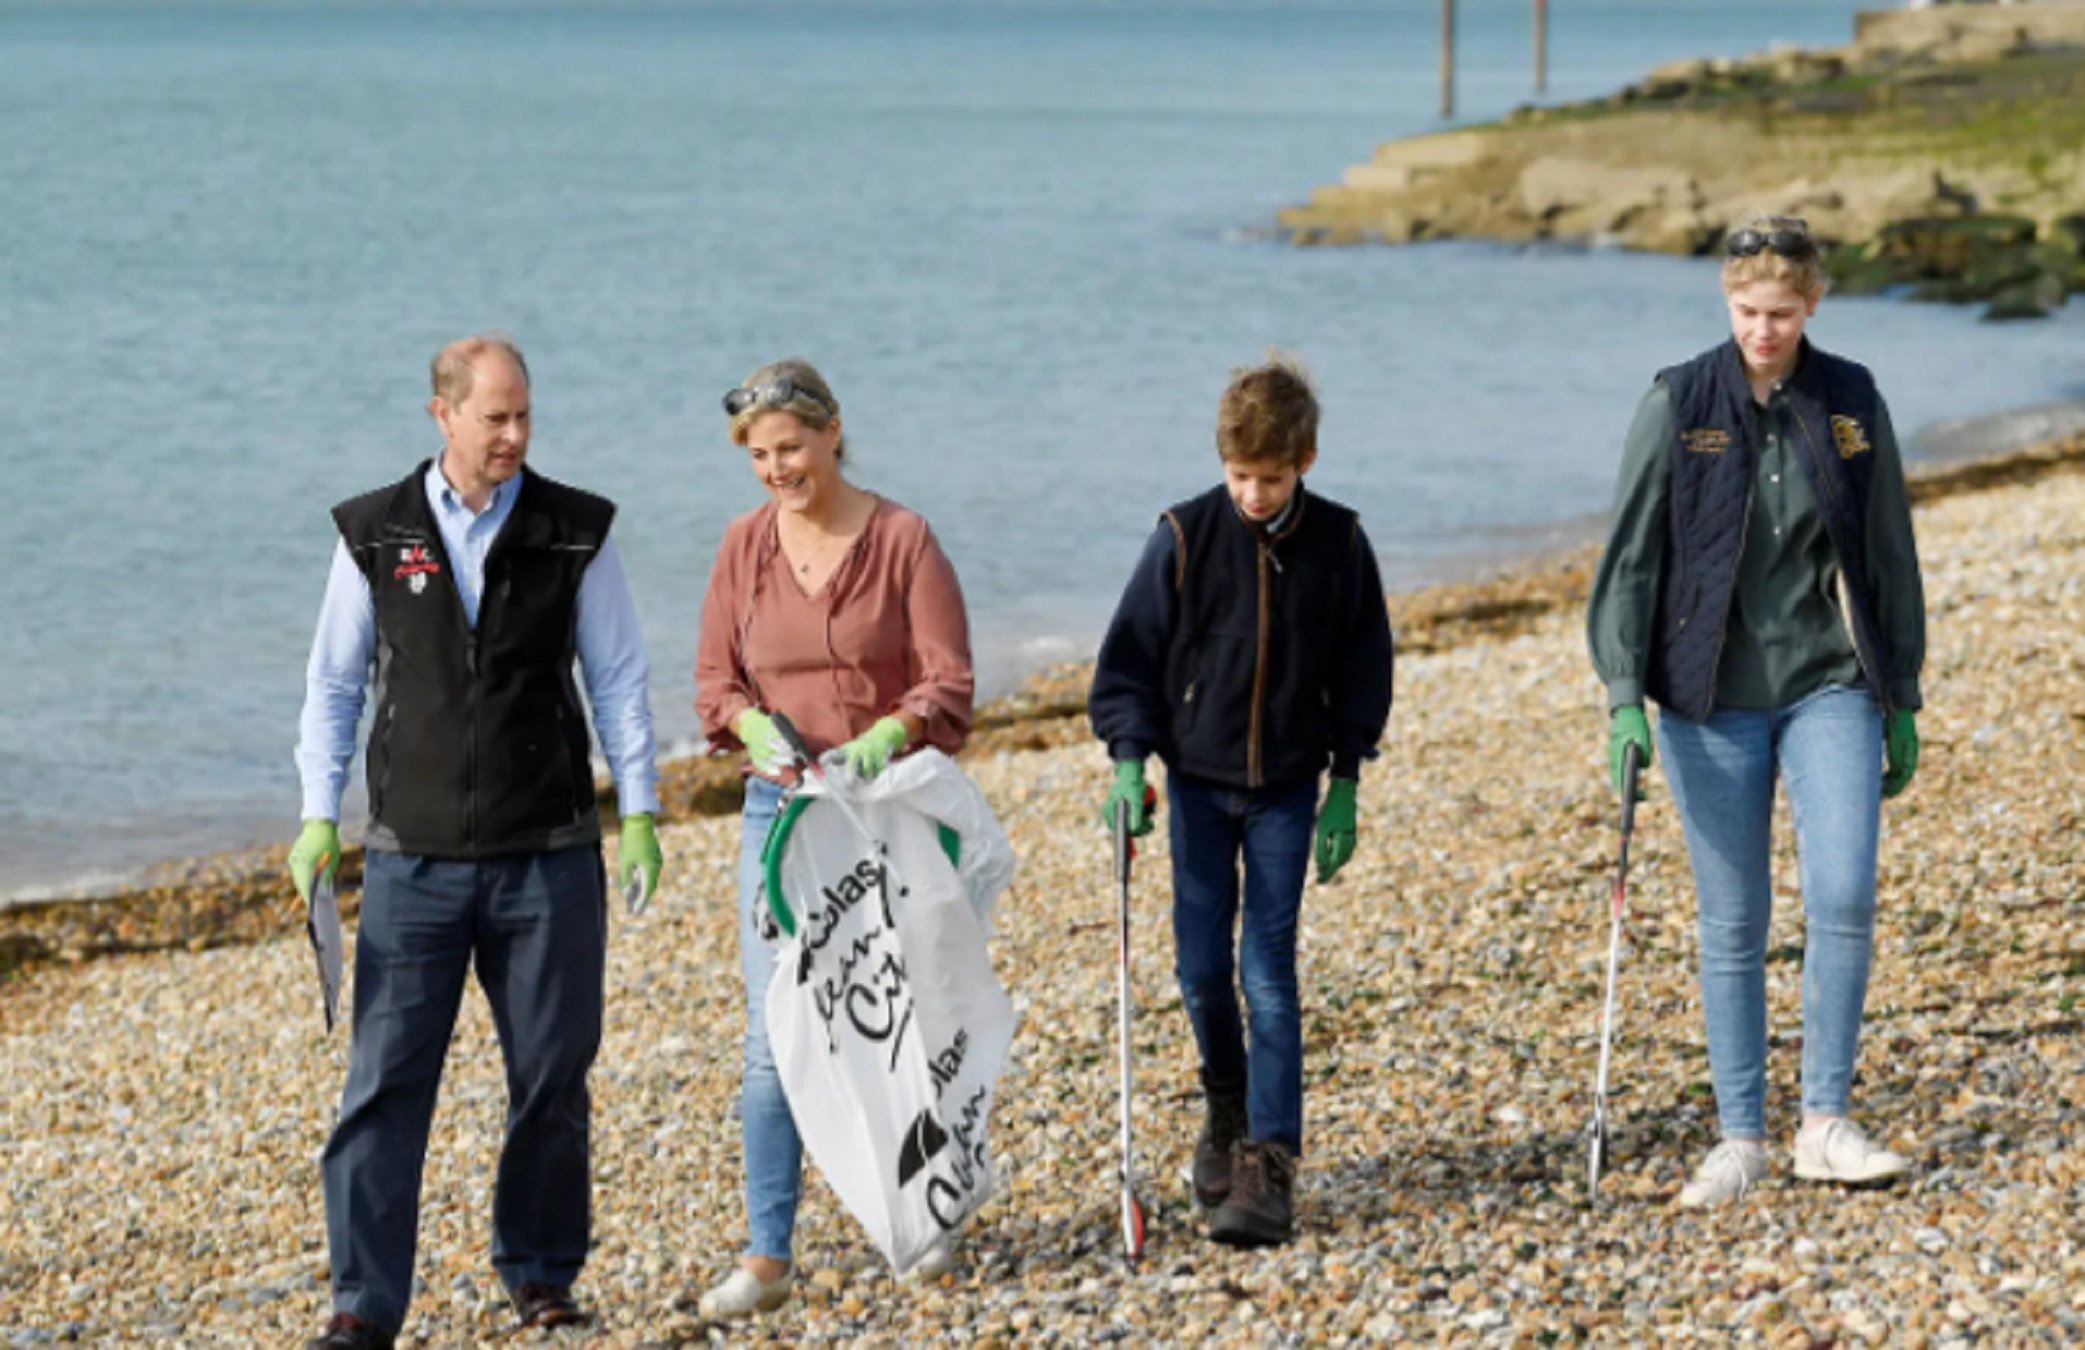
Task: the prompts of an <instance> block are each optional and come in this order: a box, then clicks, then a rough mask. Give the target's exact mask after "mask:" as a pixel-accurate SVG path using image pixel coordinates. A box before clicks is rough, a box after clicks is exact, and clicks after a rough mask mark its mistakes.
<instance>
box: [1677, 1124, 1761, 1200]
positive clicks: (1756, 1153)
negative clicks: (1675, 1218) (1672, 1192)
mask: <svg viewBox="0 0 2085 1350" xmlns="http://www.w3.org/2000/svg"><path fill="white" fill-rule="evenodd" d="M1766 1171H1767V1164H1766V1146H1765V1145H1764V1144H1761V1143H1759V1142H1757V1141H1756V1140H1751V1139H1726V1140H1724V1141H1723V1142H1722V1143H1720V1144H1718V1145H1716V1146H1715V1147H1714V1148H1712V1149H1710V1150H1709V1156H1708V1157H1706V1158H1703V1159H1702V1160H1701V1166H1699V1167H1697V1168H1695V1169H1694V1176H1693V1179H1692V1180H1690V1181H1688V1183H1687V1184H1686V1185H1685V1186H1682V1187H1681V1188H1680V1208H1681V1209H1701V1208H1704V1207H1706V1206H1708V1205H1727V1204H1732V1203H1735V1202H1736V1201H1739V1200H1742V1199H1744V1198H1745V1192H1747V1191H1749V1190H1751V1189H1752V1188H1753V1187H1754V1186H1756V1185H1758V1184H1759V1183H1760V1182H1762V1181H1764V1180H1766Z"/></svg>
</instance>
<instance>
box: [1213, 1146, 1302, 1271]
mask: <svg viewBox="0 0 2085 1350" xmlns="http://www.w3.org/2000/svg"><path fill="white" fill-rule="evenodd" d="M1295 1196H1296V1158H1295V1155H1294V1154H1292V1153H1290V1152H1289V1151H1288V1149H1286V1148H1284V1147H1283V1146H1282V1145H1280V1144H1277V1143H1274V1142H1273V1141H1272V1140H1266V1141H1262V1140H1258V1139H1241V1140H1239V1141H1238V1143H1237V1146H1236V1147H1234V1148H1233V1149H1232V1150H1231V1194H1230V1197H1229V1198H1228V1199H1226V1200H1225V1201H1224V1202H1223V1203H1222V1204H1221V1205H1218V1206H1217V1208H1216V1212H1215V1213H1214V1214H1211V1215H1210V1216H1209V1236H1210V1237H1211V1238H1213V1239H1215V1240H1216V1241H1218V1242H1225V1243H1229V1244H1230V1245H1231V1246H1233V1247H1269V1246H1273V1245H1274V1244H1276V1243H1280V1242H1287V1241H1288V1240H1289V1239H1290V1238H1291V1237H1292V1236H1294V1234H1295V1224H1296V1202H1295Z"/></svg>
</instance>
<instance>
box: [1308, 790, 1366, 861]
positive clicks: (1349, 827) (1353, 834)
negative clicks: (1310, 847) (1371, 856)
mask: <svg viewBox="0 0 2085 1350" xmlns="http://www.w3.org/2000/svg"><path fill="white" fill-rule="evenodd" d="M1360 790H1361V784H1360V783H1358V782H1356V781H1355V780H1354V779H1351V778H1335V779H1333V780H1332V781H1331V782H1330V783H1329V784H1327V785H1326V787H1325V801H1324V804H1323V805H1321V806H1319V807H1318V833H1317V855H1318V885H1320V886H1322V885H1324V884H1325V883H1326V882H1328V881H1330V880H1332V878H1333V877H1335V876H1337V875H1339V869H1340V868H1342V867H1345V866H1346V865H1347V859H1349V858H1351V857H1353V856H1354V843H1355V841H1356V840H1357V839H1359V838H1360V834H1361V829H1360V825H1359V822H1358V821H1357V820H1356V819H1355V816H1356V812H1355V807H1354V794H1355V793H1357V792H1359V791H1360Z"/></svg>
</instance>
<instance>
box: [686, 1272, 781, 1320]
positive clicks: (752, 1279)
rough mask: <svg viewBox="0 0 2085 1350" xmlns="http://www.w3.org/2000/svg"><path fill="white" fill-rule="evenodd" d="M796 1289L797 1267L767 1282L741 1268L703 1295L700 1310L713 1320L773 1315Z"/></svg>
mask: <svg viewBox="0 0 2085 1350" xmlns="http://www.w3.org/2000/svg"><path fill="white" fill-rule="evenodd" d="M795 1287H796V1267H795V1266H791V1267H790V1268H789V1269H788V1270H785V1271H783V1272H782V1273H781V1274H780V1275H779V1276H777V1277H776V1278H774V1279H772V1280H763V1279H761V1278H760V1277H759V1276H758V1275H755V1274H754V1273H753V1272H752V1271H750V1270H747V1269H746V1268H745V1267H744V1266H740V1267H739V1268H738V1269H737V1270H734V1271H732V1272H731V1273H730V1274H729V1275H726V1276H725V1277H724V1279H723V1280H722V1282H720V1283H719V1284H718V1285H717V1287H716V1288H714V1289H712V1290H710V1291H709V1292H708V1293H706V1294H704V1295H703V1296H702V1303H701V1305H700V1308H701V1312H702V1315H703V1316H704V1317H707V1318H709V1319H710V1320H712V1321H718V1322H721V1321H726V1320H728V1319H730V1318H734V1317H751V1316H752V1315H753V1314H754V1313H765V1312H773V1311H774V1310H775V1309H777V1308H779V1307H781V1306H782V1305H783V1304H784V1303H787V1302H788V1301H789V1294H790V1291H791V1290H792V1289H794V1288H795Z"/></svg>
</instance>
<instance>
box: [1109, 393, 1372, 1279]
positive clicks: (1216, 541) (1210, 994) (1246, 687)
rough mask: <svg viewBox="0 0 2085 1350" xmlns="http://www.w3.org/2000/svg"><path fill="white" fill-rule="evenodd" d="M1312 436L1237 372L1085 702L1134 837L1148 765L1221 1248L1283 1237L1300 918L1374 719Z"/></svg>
mask: <svg viewBox="0 0 2085 1350" xmlns="http://www.w3.org/2000/svg"><path fill="white" fill-rule="evenodd" d="M1317 429H1318V403H1317V397H1316V395H1315V394H1314V393H1313V392H1312V390H1311V387H1310V381H1309V377H1308V376H1307V375H1306V374H1305V372H1304V371H1303V369H1302V367H1301V366H1300V365H1298V364H1297V363H1296V362H1294V361H1292V360H1289V359H1286V358H1283V357H1279V356H1276V357H1274V358H1272V359H1270V360H1269V361H1268V362H1267V363H1266V364H1265V365H1262V366H1259V367H1257V368H1255V369H1251V370H1245V371H1239V372H1237V373H1235V374H1234V375H1233V377H1232V379H1231V384H1230V387H1229V388H1228V389H1226V390H1225V391H1224V395H1223V401H1222V403H1221V404H1220V405H1219V407H1218V410H1217V423H1216V450H1217V454H1218V456H1219V457H1220V458H1221V459H1222V461H1223V474H1224V481H1223V483H1222V484H1221V485H1219V486H1218V487H1215V488H1213V489H1211V490H1210V491H1208V492H1205V493H1203V494H1202V495H1201V496H1199V497H1195V498H1192V499H1190V500H1188V501H1185V502H1182V503H1180V504H1179V505H1178V506H1175V507H1174V508H1173V509H1172V510H1170V511H1168V512H1166V513H1165V516H1164V518H1163V520H1162V521H1161V522H1160V524H1159V527H1158V529H1157V530H1156V531H1155V532H1154V533H1153V534H1152V536H1151V540H1150V542H1149V543H1148V544H1146V545H1145V547H1144V555H1143V557H1142V558H1141V559H1140V560H1139V561H1138V563H1137V567H1136V571H1135V572H1134V573H1133V574H1132V575H1131V577H1130V580H1129V585H1128V586H1127V587H1126V588H1124V590H1123V593H1122V601H1121V604H1120V605H1118V606H1117V608H1116V611H1115V617H1114V620H1113V622H1111V623H1110V624H1109V626H1108V633H1107V636H1106V638H1104V639H1103V640H1102V643H1101V649H1100V657H1099V660H1098V662H1097V664H1096V667H1095V670H1094V674H1093V689H1092V691H1091V694H1090V695H1089V700H1088V706H1089V712H1090V716H1091V717H1092V721H1093V730H1094V732H1095V734H1096V735H1098V736H1099V737H1100V738H1101V740H1102V741H1104V742H1106V743H1107V746H1108V752H1109V755H1110V757H1111V758H1112V759H1113V760H1114V762H1115V781H1114V786H1113V787H1112V788H1111V789H1110V790H1109V792H1108V797H1107V804H1106V806H1105V808H1104V811H1103V816H1104V818H1105V819H1106V820H1107V821H1108V822H1109V823H1110V824H1111V825H1112V822H1113V820H1114V819H1115V815H1116V812H1117V811H1118V810H1121V809H1127V810H1128V811H1129V813H1130V830H1131V832H1132V833H1134V834H1139V835H1142V834H1148V833H1150V831H1151V828H1152V820H1151V817H1150V813H1149V811H1148V810H1147V809H1146V807H1145V805H1144V760H1145V758H1146V756H1148V755H1151V754H1156V755H1158V757H1159V758H1160V759H1162V760H1164V761H1165V765H1166V795H1167V797H1168V798H1169V799H1170V800H1171V803H1172V815H1171V822H1172V824H1171V830H1172V835H1171V839H1172V853H1173V940H1174V945H1175V947H1176V953H1177V954H1176V961H1175V971H1176V973H1177V974H1178V976H1179V979H1180V992H1181V995H1182V997H1183V1000H1184V1002H1185V1003H1186V1006H1187V1015H1188V1019H1189V1021H1190V1022H1191V1023H1192V1024H1193V1026H1194V1033H1195V1042H1196V1045H1197V1046H1198V1048H1199V1050H1200V1052H1201V1076H1202V1090H1203V1096H1204V1099H1205V1102H1206V1105H1207V1109H1208V1117H1207V1120H1206V1122H1205V1123H1204V1125H1203V1128H1202V1134H1201V1138H1200V1139H1199V1140H1198V1141H1197V1142H1196V1145H1195V1158H1194V1189H1195V1199H1196V1201H1197V1202H1199V1203H1200V1204H1201V1205H1203V1206H1204V1207H1207V1208H1211V1209H1212V1210H1213V1213H1212V1214H1211V1215H1210V1218H1209V1236H1210V1237H1212V1238H1214V1239H1216V1240H1217V1241H1219V1242H1226V1243H1231V1244H1234V1245H1239V1246H1260V1245H1266V1244H1272V1243H1280V1242H1286V1241H1288V1240H1289V1238H1290V1237H1291V1235H1292V1233H1293V1229H1294V1195H1295V1175H1296V1158H1297V1155H1298V1154H1300V1153H1301V1151H1302V1147H1303V1027H1302V1015H1301V1011H1300V1009H1299V1006H1298V999H1297V993H1296V914H1297V910H1298V909H1299V908H1300V906H1301V904H1302V900H1303V882H1304V877H1305V873H1306V871H1307V869H1308V864H1309V861H1310V856H1311V854H1312V853H1313V852H1315V854H1316V856H1317V861H1318V880H1319V882H1320V883H1323V882H1328V881H1330V880H1332V877H1333V875H1334V874H1335V873H1337V872H1338V871H1339V869H1340V867H1341V866H1342V865H1343V864H1345V862H1346V861H1347V859H1349V858H1351V857H1352V856H1353V853H1354V842H1355V834H1356V829H1355V809H1354V800H1355V794H1356V791H1357V789H1358V787H1359V779H1360V773H1361V761H1362V760H1363V759H1367V758H1373V757H1374V755H1375V753H1376V751H1375V744H1376V742H1377V741H1378V740H1379V739H1381V737H1382V734H1383V725H1384V723H1385V721H1387V720H1388V718H1389V715H1390V674H1391V641H1390V619H1389V612H1388V610H1387V609H1386V608H1385V606H1384V602H1383V585H1382V579H1381V577H1380V575H1379V574H1378V573H1377V570H1376V558H1375V551H1374V549H1372V548H1371V547H1370V546H1369V542H1368V537H1367V536H1366V535H1365V534H1363V533H1362V531H1361V522H1360V519H1359V518H1358V517H1357V516H1356V515H1355V514H1354V512H1353V511H1351V510H1349V509H1348V508H1346V507H1344V506H1341V505H1339V504H1338V503H1336V502H1333V501H1331V500H1329V499H1328V498H1324V497H1318V496H1314V495H1312V494H1310V493H1307V492H1305V491H1304V489H1303V475H1304V474H1305V473H1307V472H1309V470H1310V467H1311V465H1312V464H1314V463H1315V462H1316V460H1317ZM1328 767H1329V768H1330V769H1331V773H1332V781H1331V783H1330V785H1329V787H1328V788H1327V790H1326V792H1325V800H1324V804H1323V807H1322V809H1320V808H1319V803H1318V778H1319V776H1320V775H1321V774H1323V773H1324V772H1325V771H1326V769H1327V768H1328ZM1313 822H1315V823H1314V824H1313ZM1241 854H1242V855H1243V859H1244V891H1243V906H1242V908H1243V914H1244V919H1243V932H1242V938H1241V939H1240V940H1239V941H1237V942H1236V943H1235V944H1234V940H1233V937H1232V932H1233V929H1234V928H1235V927H1237V926H1238V922H1239V913H1240V909H1241V906H1240V888H1239V867H1238V864H1239V858H1240V855H1241ZM1241 968H1242V970H1241V974H1242V979H1239V980H1237V981H1236V982H1234V975H1233V972H1234V970H1240V969H1241ZM1238 983H1242V985H1243V987H1244V991H1245V1001H1246V1006H1247V1008H1248V1009H1249V1011H1250V1016H1251V1023H1252V1036H1251V1044H1250V1048H1249V1050H1248V1047H1247V1044H1246V1037H1245V1030H1244V1027H1243V1026H1242V1025H1241V1022H1240V1019H1239V1015H1238V994H1237V987H1236V986H1237V984H1238Z"/></svg>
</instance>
